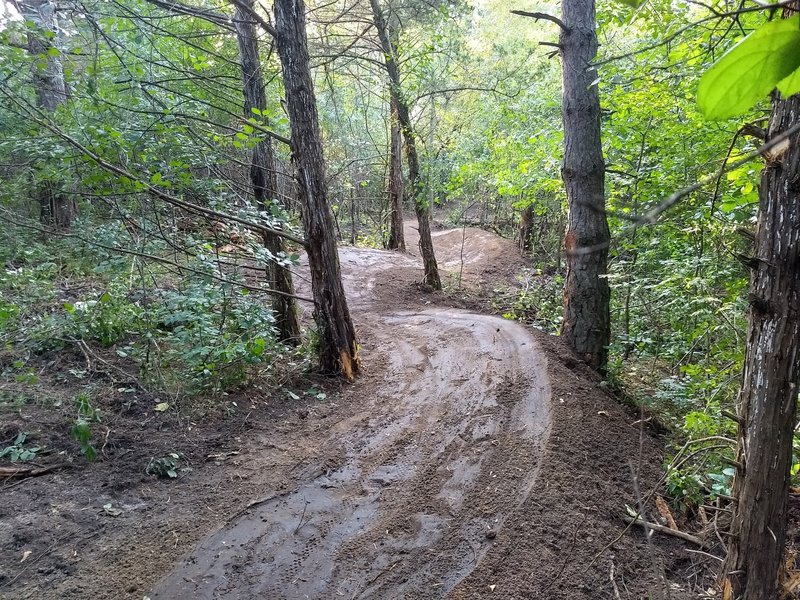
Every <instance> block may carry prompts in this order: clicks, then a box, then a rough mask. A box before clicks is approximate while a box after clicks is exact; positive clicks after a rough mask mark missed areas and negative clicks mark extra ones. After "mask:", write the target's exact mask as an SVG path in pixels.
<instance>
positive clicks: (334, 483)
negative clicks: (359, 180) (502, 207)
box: [0, 227, 707, 600]
mask: <svg viewBox="0 0 800 600" xmlns="http://www.w3.org/2000/svg"><path fill="white" fill-rule="evenodd" d="M407 234H408V238H409V239H408V240H407V243H408V246H409V249H410V250H412V251H411V252H410V253H409V254H399V253H390V252H384V251H379V250H372V249H357V248H342V249H341V263H342V269H343V274H344V278H345V284H346V288H347V292H348V299H349V301H350V305H351V309H352V313H353V318H354V321H355V322H356V324H357V330H358V335H359V340H360V343H361V344H362V346H361V361H362V374H361V376H360V377H359V378H358V380H357V381H356V382H355V383H354V384H352V385H346V384H340V383H338V382H336V381H330V380H323V379H320V378H315V377H313V376H309V377H306V378H305V379H301V380H299V381H294V382H291V385H294V386H295V387H294V389H295V392H292V393H288V392H287V390H286V389H283V388H281V387H277V386H276V387H275V388H274V389H266V388H264V389H261V388H256V387H253V388H250V389H247V390H243V391H242V392H241V393H238V394H237V395H234V396H230V397H228V398H227V399H226V403H227V404H226V405H227V406H228V407H229V408H230V410H228V411H216V412H214V411H212V412H210V413H208V414H207V415H205V417H204V418H199V417H197V418H195V419H190V418H187V417H186V414H187V413H186V412H184V413H183V414H182V413H180V412H166V413H158V412H154V410H153V407H154V405H155V403H156V402H157V401H158V399H157V398H151V397H147V395H146V394H145V393H144V392H143V391H140V392H137V393H135V394H131V393H130V390H126V393H122V392H121V390H123V389H125V385H126V384H125V383H124V382H121V381H120V377H121V376H120V375H119V374H117V375H116V376H115V379H114V382H113V386H111V387H110V388H109V389H111V390H112V392H113V389H117V390H118V391H120V393H119V394H115V393H111V392H110V396H109V399H108V402H107V405H106V406H104V407H103V408H104V413H103V414H104V418H103V422H102V425H101V426H100V431H101V432H102V436H101V437H103V443H102V447H100V448H98V450H99V451H100V456H99V459H98V460H97V461H96V462H94V463H86V462H85V461H83V460H82V459H81V458H80V456H77V457H76V454H77V453H76V447H75V444H74V442H70V441H69V439H68V436H67V435H66V425H65V424H64V420H63V415H61V414H59V413H58V411H53V410H52V409H48V408H47V407H45V406H44V405H38V404H35V403H34V404H26V405H24V406H21V407H19V408H18V409H17V410H16V411H15V412H13V413H11V414H4V415H3V422H2V427H0V435H2V436H3V439H5V438H13V435H14V433H15V432H16V431H28V432H33V433H32V435H33V437H34V439H35V440H36V442H37V444H39V445H42V446H47V448H48V449H50V452H49V453H48V454H45V455H44V456H43V457H41V459H40V460H38V462H39V465H40V466H41V467H53V470H51V471H48V472H46V473H44V474H42V475H41V476H38V477H30V478H26V479H19V480H17V479H8V480H6V481H5V483H2V484H0V598H3V599H12V598H14V599H23V598H25V599H34V598H35V599H42V600H45V599H56V598H58V599H89V598H91V599H93V600H101V599H109V600H111V599H138V600H142V599H143V598H146V597H149V598H151V599H152V600H156V599H160V600H161V599H163V600H171V599H175V600H178V599H189V598H208V599H211V598H220V599H222V598H224V599H234V598H236V599H243V600H244V599H250V598H264V599H268V600H272V599H275V600H278V599H283V598H286V599H289V598H291V599H294V598H311V599H336V598H346V599H348V600H350V599H356V598H362V599H367V598H374V599H394V598H397V599H399V598H408V599H429V598H452V599H467V598H504V599H515V598H517V599H523V598H525V599H527V598H541V599H550V598H554V599H562V598H563V599H574V600H580V599H595V598H610V599H634V598H635V599H639V598H662V597H671V598H673V599H682V598H696V597H699V596H698V595H697V593H694V592H690V591H689V590H692V589H697V587H698V585H697V584H698V581H697V580H693V579H691V577H692V574H694V576H702V574H703V572H704V569H703V564H698V561H703V560H707V559H706V558H704V557H703V556H702V555H701V554H696V553H688V552H686V548H685V546H684V544H683V543H682V542H679V541H678V540H674V539H673V538H668V537H658V536H656V537H654V538H653V539H652V543H650V544H648V543H647V542H646V540H645V537H644V535H643V533H642V531H641V530H638V529H628V530H626V525H625V522H624V520H623V517H624V515H625V505H626V504H627V505H629V506H637V505H638V504H637V496H638V495H641V496H644V497H647V496H648V494H649V492H650V491H651V490H652V489H653V488H654V487H655V486H656V485H657V483H658V480H659V478H660V475H661V464H662V461H663V448H662V444H661V443H660V441H659V440H658V439H657V438H655V437H653V436H652V435H651V434H650V433H648V431H646V430H642V429H641V426H640V425H637V424H636V421H637V418H638V417H637V416H636V415H631V414H629V412H627V411H626V409H624V408H623V407H622V406H621V405H620V404H619V403H618V402H617V401H616V400H615V399H614V398H612V397H611V396H610V395H609V394H608V392H607V391H606V389H605V388H604V386H603V385H601V381H600V379H599V378H598V377H597V376H596V375H595V374H594V373H593V372H591V371H590V370H589V369H588V368H587V367H586V366H585V365H584V364H583V363H581V362H580V361H578V360H577V359H575V358H574V356H573V355H572V354H571V353H570V352H569V351H568V350H567V349H566V348H565V347H563V345H562V344H561V342H560V341H559V340H558V338H554V337H552V336H548V335H546V334H543V333H541V332H537V331H535V330H530V329H528V328H525V327H523V326H521V325H519V324H517V323H515V322H513V321H509V320H505V319H502V318H499V317H496V316H491V315H488V314H482V313H481V312H480V307H482V306H485V303H483V302H482V301H481V299H480V298H481V297H482V291H481V290H487V289H488V290H491V289H492V288H494V287H497V286H509V285H511V286H513V285H514V274H515V273H516V272H517V271H518V270H520V269H523V268H524V267H525V264H524V261H523V259H522V258H521V256H520V255H519V253H518V252H517V250H516V247H515V246H514V244H513V243H512V242H509V241H507V240H503V239H501V238H499V237H497V236H495V235H493V234H489V233H486V232H483V231H479V230H476V229H464V230H451V231H441V232H436V233H435V235H434V237H435V245H436V251H437V256H438V258H439V264H440V266H441V268H442V269H443V270H444V271H447V272H449V273H450V274H451V275H449V276H448V277H447V279H446V280H447V282H448V286H449V289H450V291H449V292H448V293H431V292H429V291H425V290H424V289H422V288H421V287H420V286H419V285H418V284H417V282H418V281H419V279H420V268H419V261H418V259H417V258H415V257H414V256H413V255H414V254H416V251H415V248H416V243H415V241H414V231H413V228H410V227H409V228H407ZM75 360H83V358H82V357H81V356H80V355H78V356H76V357H75ZM64 368H66V366H65V367H64ZM43 385H44V384H43ZM286 385H287V386H289V385H290V384H289V383H287V384H286ZM117 386H120V387H117ZM298 386H299V387H298ZM304 386H308V387H307V388H305V389H306V390H307V392H305V393H304V392H303V388H304ZM53 393H56V392H55V391H54V392H53ZM131 396H133V398H131ZM137 398H138V400H137ZM172 452H175V453H180V455H181V457H182V458H181V461H184V460H185V461H186V462H185V465H186V466H188V467H190V469H185V470H184V471H181V472H180V473H179V476H178V477H177V478H175V479H159V478H156V477H154V476H152V475H147V474H145V472H144V470H145V467H146V465H147V464H148V463H149V461H150V460H151V459H152V458H153V457H163V456H168V454H169V453H172ZM181 464H184V463H182V462H181ZM651 507H652V500H650V501H649V502H648V510H647V512H648V514H652V513H653V512H654V511H652V510H651ZM665 587H668V588H669V589H668V591H667V590H665Z"/></svg>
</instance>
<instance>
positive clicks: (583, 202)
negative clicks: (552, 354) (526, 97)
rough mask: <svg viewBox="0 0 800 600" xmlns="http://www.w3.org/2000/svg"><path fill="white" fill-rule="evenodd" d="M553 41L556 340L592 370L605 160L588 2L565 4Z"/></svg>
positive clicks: (603, 240) (605, 326)
mask: <svg viewBox="0 0 800 600" xmlns="http://www.w3.org/2000/svg"><path fill="white" fill-rule="evenodd" d="M562 14H563V22H564V27H562V29H561V36H560V41H559V44H560V46H561V48H560V51H561V58H562V69H563V104H562V113H563V121H564V163H563V166H562V170H561V174H562V177H563V179H564V186H565V188H566V191H567V203H568V205H569V215H568V225H567V233H566V237H565V242H564V245H565V249H566V252H567V276H566V281H565V283H564V322H563V324H562V327H561V335H562V337H563V338H564V340H565V341H566V342H567V344H569V346H570V347H572V349H573V350H575V352H576V353H577V354H578V355H579V356H580V357H581V358H583V359H584V360H585V361H586V362H587V363H589V365H591V366H592V367H594V368H595V369H597V370H599V371H601V372H604V371H605V368H606V363H607V360H608V343H609V339H610V335H611V329H610V321H611V315H610V309H609V301H610V290H609V286H608V281H607V280H606V278H605V275H606V273H607V260H608V246H609V239H610V234H609V230H608V222H607V221H606V215H605V196H604V178H605V163H604V161H603V148H602V145H601V141H600V98H599V94H598V91H597V84H596V82H595V80H596V79H597V71H596V70H595V69H594V68H593V67H591V66H590V65H591V63H592V61H593V60H594V58H595V56H596V54H597V34H596V33H595V4H594V0H564V2H563V3H562Z"/></svg>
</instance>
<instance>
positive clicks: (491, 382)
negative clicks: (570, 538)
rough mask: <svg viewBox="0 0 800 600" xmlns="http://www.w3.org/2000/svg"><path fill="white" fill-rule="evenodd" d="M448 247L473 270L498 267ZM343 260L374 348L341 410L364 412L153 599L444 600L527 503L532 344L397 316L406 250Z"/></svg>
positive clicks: (538, 376)
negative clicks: (390, 290)
mask: <svg viewBox="0 0 800 600" xmlns="http://www.w3.org/2000/svg"><path fill="white" fill-rule="evenodd" d="M467 231H470V232H471V233H470V235H475V236H477V238H479V237H480V235H481V234H482V233H483V232H479V233H472V232H474V231H475V230H467ZM457 233H458V234H459V235H458V237H459V240H458V241H459V242H461V241H462V240H465V235H462V232H461V231H458V232H457ZM453 235H455V234H453ZM487 235H488V234H487ZM451 237H452V236H451ZM474 241H475V242H479V241H480V240H479V239H475V240H474ZM410 245H413V243H412V244H410ZM465 247H466V245H465ZM470 247H471V246H470ZM452 250H453V253H455V254H457V256H458V261H457V262H458V263H459V264H458V266H459V267H460V268H461V270H462V272H463V273H466V274H469V275H470V276H479V275H480V271H481V269H483V268H490V269H491V268H493V266H492V265H491V264H487V263H486V259H487V257H486V255H485V253H484V252H480V251H478V252H475V251H474V250H476V249H475V248H472V250H473V251H472V252H464V251H463V249H462V248H458V249H452ZM455 254H453V255H454V256H455ZM465 255H466V258H465ZM340 256H341V263H342V271H343V276H344V279H345V285H346V288H347V292H348V299H349V301H350V304H351V308H352V311H353V317H354V319H355V321H356V323H357V325H358V328H359V338H360V341H361V342H362V343H363V344H365V349H364V351H363V352H362V360H363V361H364V370H365V374H364V375H362V379H361V380H360V381H359V382H357V383H356V384H355V385H353V386H352V387H351V388H349V390H348V392H347V394H346V398H345V399H343V400H342V401H343V402H348V403H352V404H353V405H355V406H357V407H358V409H357V410H354V411H352V412H351V414H350V416H348V417H346V418H343V419H342V420H339V421H338V422H336V423H335V424H333V425H332V426H331V427H330V430H329V431H327V432H325V433H322V434H321V436H320V440H319V445H320V452H318V454H317V455H318V456H325V457H327V459H326V460H321V461H319V462H314V461H311V462H308V463H306V464H301V465H298V467H297V469H296V471H297V472H296V473H295V475H296V476H297V481H298V482H299V483H298V485H297V486H296V487H294V488H293V489H291V490H290V491H288V492H283V493H274V492H273V493H269V491H268V490H265V491H266V492H268V493H267V494H266V495H265V497H264V499H263V500H262V501H260V502H258V503H256V504H255V505H253V506H251V508H249V509H248V510H246V511H245V512H244V513H242V514H241V515H240V516H239V517H238V518H236V519H235V520H233V521H232V522H230V523H228V524H226V525H224V526H223V527H222V528H221V529H219V530H217V531H216V532H214V533H212V534H211V535H209V536H208V537H206V538H205V539H204V540H203V541H202V542H201V543H200V544H199V545H198V546H197V547H196V548H195V549H194V550H193V551H192V552H191V554H190V555H189V556H188V557H186V558H185V559H184V560H183V561H182V563H181V564H180V565H179V566H178V568H177V569H176V570H175V571H173V572H172V573H171V574H170V575H169V576H167V578H166V579H164V580H163V581H162V582H161V584H160V585H159V586H158V587H157V589H156V590H155V591H154V592H153V593H152V594H151V595H150V597H151V598H152V599H153V600H157V599H159V600H163V599H169V600H181V599H189V598H207V599H211V598H219V599H242V600H244V599H249V598H269V599H275V600H277V599H279V598H281V599H282V598H286V599H294V598H312V599H316V598H347V599H355V598H361V599H368V598H376V599H378V598H401V597H408V598H444V597H446V596H448V594H449V593H450V592H451V591H452V590H453V589H454V588H455V587H456V586H457V585H458V583H459V582H461V581H462V580H463V579H464V578H465V577H467V576H468V575H469V574H470V573H471V572H473V571H474V570H475V569H476V567H478V565H480V564H481V561H482V560H483V559H484V558H485V557H486V556H487V555H488V554H490V553H491V551H492V548H493V543H494V539H495V537H496V536H497V534H498V532H500V531H502V530H503V528H504V527H505V526H506V523H507V520H508V519H509V518H510V517H511V516H512V515H513V514H514V512H515V511H516V510H517V509H518V508H519V507H520V506H521V505H522V503H523V502H525V501H526V500H527V499H528V497H529V495H530V493H531V490H532V488H533V485H534V482H535V481H536V476H537V473H538V470H539V466H540V463H541V452H542V449H543V448H544V446H545V443H546V441H547V437H548V435H549V431H550V425H551V407H550V381H549V379H548V375H547V364H546V360H545V358H544V355H543V352H542V351H541V349H540V348H539V346H538V343H537V342H536V340H535V339H534V338H533V337H532V336H531V334H530V333H529V332H528V331H526V330H525V328H523V327H521V326H519V325H517V324H515V323H513V322H511V321H507V320H503V319H500V318H496V317H489V316H485V315H478V314H472V313H469V312H464V311H459V310H453V309H442V308H419V307H417V308H414V307H410V306H408V304H406V306H405V307H403V308H404V309H403V310H398V308H397V307H393V306H392V305H391V304H392V302H391V299H387V298H380V297H379V296H380V295H381V294H378V293H376V289H375V288H376V284H378V283H380V282H383V281H386V280H387V279H388V280H391V279H392V278H395V277H397V274H398V273H399V272H400V271H403V272H406V271H407V270H409V269H415V268H416V266H417V261H415V260H413V259H412V258H411V257H409V256H407V255H400V254H397V253H392V252H383V251H378V250H359V249H354V248H343V249H342V250H341V253H340ZM470 257H473V258H474V260H473V261H472V262H469V261H470ZM462 260H463V261H464V262H462ZM478 261H480V263H481V264H478ZM451 262H452V261H451ZM447 266H448V267H451V268H452V266H451V265H450V264H448V265H447ZM382 295H383V296H386V294H382ZM409 308H411V310H409ZM331 457H335V459H331Z"/></svg>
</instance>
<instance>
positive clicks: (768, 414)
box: [724, 95, 800, 600]
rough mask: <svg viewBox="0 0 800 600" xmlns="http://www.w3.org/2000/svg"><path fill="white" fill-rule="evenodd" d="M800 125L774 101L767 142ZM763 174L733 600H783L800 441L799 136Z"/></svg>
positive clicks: (731, 567) (730, 565)
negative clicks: (799, 407) (798, 415)
mask: <svg viewBox="0 0 800 600" xmlns="http://www.w3.org/2000/svg"><path fill="white" fill-rule="evenodd" d="M798 122H800V95H796V96H793V97H791V98H789V99H788V100H783V99H779V98H776V99H774V101H773V110H772V117H771V119H770V126H769V133H768V137H767V139H770V138H774V137H775V136H776V135H779V134H780V133H781V132H784V131H786V130H787V129H789V128H790V127H792V126H794V125H796V124H797V123H798ZM782 152H783V154H782V155H781V156H771V157H769V159H768V160H769V162H768V163H767V165H766V166H765V168H764V171H763V172H762V175H761V189H760V192H759V207H758V226H757V230H756V240H755V261H756V265H757V266H756V267H755V269H754V270H753V273H752V276H751V281H750V313H749V325H748V335H747V354H746V356H745V365H744V376H743V382H742V391H741V394H740V397H739V416H740V418H741V419H742V422H743V423H744V426H743V427H740V431H739V450H738V453H739V455H738V462H739V463H740V464H741V465H742V467H743V469H740V471H739V472H737V475H736V478H735V480H734V486H733V495H734V496H735V497H736V498H737V500H738V501H737V503H736V505H735V507H734V509H735V510H734V518H733V525H732V533H733V534H734V537H733V538H732V539H731V542H730V546H729V548H728V557H727V561H726V563H725V569H724V573H725V574H726V575H725V580H724V585H725V587H728V586H730V588H729V589H730V593H731V596H730V597H731V598H741V599H743V600H771V599H773V598H777V597H778V594H777V590H776V586H777V581H778V572H779V569H780V567H781V563H782V557H783V552H784V543H785V540H786V510H787V499H788V493H789V481H790V467H791V463H792V435H793V432H794V425H795V406H796V403H797V392H798V384H800V365H799V364H798V361H800V352H799V349H798V347H799V346H800V188H798V185H797V182H798V181H800V135H798V134H795V135H793V136H792V137H791V138H790V140H789V144H788V145H787V146H785V147H784V148H783V151H782Z"/></svg>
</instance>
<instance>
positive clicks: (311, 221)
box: [275, 0, 358, 380]
mask: <svg viewBox="0 0 800 600" xmlns="http://www.w3.org/2000/svg"><path fill="white" fill-rule="evenodd" d="M275 30H276V35H275V45H276V48H277V50H278V55H279V56H280V59H281V67H282V70H283V84H284V87H285V89H286V108H287V112H288V113H289V123H290V127H291V131H292V149H293V152H294V161H295V166H296V167H297V173H298V178H299V185H300V193H301V195H302V198H303V211H302V212H303V227H304V228H305V233H306V241H307V248H306V250H307V252H308V264H309V267H310V269H311V285H312V288H313V294H314V304H315V308H314V318H315V320H316V322H317V327H318V328H319V344H320V348H319V357H320V358H319V360H320V368H321V369H322V371H323V372H327V373H341V374H342V375H344V376H345V377H346V378H347V379H348V380H352V379H353V378H354V377H355V374H356V373H357V371H358V351H357V344H356V334H355V329H354V327H353V322H352V320H351V318H350V311H349V309H348V307H347V299H346V297H345V294H344V286H343V285H342V275H341V269H340V267H339V255H338V253H337V250H336V238H335V233H334V232H335V228H334V223H333V213H332V212H331V207H330V204H329V203H328V197H327V193H328V190H327V186H326V182H325V162H324V159H323V156H322V140H321V137H320V130H319V117H318V114H317V105H316V98H315V97H314V84H313V82H312V80H311V70H310V68H309V59H308V42H307V38H306V22H305V4H304V3H303V1H302V0H275Z"/></svg>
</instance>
